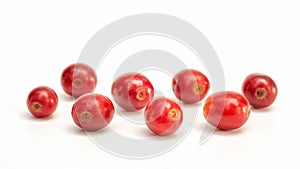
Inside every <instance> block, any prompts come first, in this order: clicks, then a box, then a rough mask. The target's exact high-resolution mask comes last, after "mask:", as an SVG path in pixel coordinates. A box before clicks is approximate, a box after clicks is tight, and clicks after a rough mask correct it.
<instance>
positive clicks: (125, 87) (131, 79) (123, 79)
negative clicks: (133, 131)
mask: <svg viewBox="0 0 300 169" xmlns="http://www.w3.org/2000/svg"><path fill="white" fill-rule="evenodd" d="M111 93H112V96H113V98H114V100H115V102H116V103H117V104H118V105H119V106H120V107H122V108H123V109H125V110H127V111H136V110H140V109H142V108H144V107H146V105H147V104H148V103H149V102H150V101H151V100H152V98H153V95H154V89H153V86H152V84H151V82H150V81H149V80H148V79H147V78H146V77H145V76H144V75H142V74H140V73H127V74H124V75H122V76H120V77H118V78H117V79H116V80H115V81H114V83H113V84H112V88H111Z"/></svg>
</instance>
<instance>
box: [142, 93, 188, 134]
mask: <svg viewBox="0 0 300 169" xmlns="http://www.w3.org/2000/svg"><path fill="white" fill-rule="evenodd" d="M182 120H183V114H182V110H181V108H180V106H179V105H178V104H177V103H176V102H174V101H172V100H170V99H168V98H163V97H161V98H157V99H155V100H153V101H152V102H151V103H149V104H148V105H147V107H146V109H145V121H146V124H147V126H148V128H149V129H150V130H151V131H152V132H153V133H155V134H157V135H170V134H172V133H174V132H176V131H177V129H178V128H179V127H180V125H181V123H182Z"/></svg>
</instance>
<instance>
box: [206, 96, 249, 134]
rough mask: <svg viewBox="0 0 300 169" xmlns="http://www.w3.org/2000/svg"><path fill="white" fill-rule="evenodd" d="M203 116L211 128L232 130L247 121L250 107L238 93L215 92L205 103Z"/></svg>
mask: <svg viewBox="0 0 300 169" xmlns="http://www.w3.org/2000/svg"><path fill="white" fill-rule="evenodd" d="M203 114H204V117H205V119H206V120H207V121H208V123H210V124H211V125H212V126H214V127H217V128H219V129H221V130H234V129H237V128H240V127H241V126H243V125H244V124H245V123H246V121H247V120H248V118H249V115H250V105H249V102H248V100H247V98H246V97H244V96H243V95H241V94H239V93H236V92H231V91H223V92H217V93H214V94H212V95H210V96H209V97H208V98H207V100H206V101H205V103H204V107H203Z"/></svg>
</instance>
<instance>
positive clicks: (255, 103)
mask: <svg viewBox="0 0 300 169" xmlns="http://www.w3.org/2000/svg"><path fill="white" fill-rule="evenodd" d="M242 91H243V93H244V95H245V96H246V98H247V99H248V101H249V102H250V105H251V106H252V107H253V108H256V109H260V108H266V107H269V106H270V105H271V104H273V102H274V101H275V99H276V96H277V92H278V90H277V86H276V84H275V82H274V81H273V79H271V78H270V77H269V76H267V75H264V74H259V73H254V74H250V75H249V76H247V77H246V79H245V80H244V82H243V86H242Z"/></svg>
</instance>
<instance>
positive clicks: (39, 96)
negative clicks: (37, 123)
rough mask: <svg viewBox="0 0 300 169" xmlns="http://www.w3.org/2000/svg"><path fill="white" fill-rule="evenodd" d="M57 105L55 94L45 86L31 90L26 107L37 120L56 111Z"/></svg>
mask: <svg viewBox="0 0 300 169" xmlns="http://www.w3.org/2000/svg"><path fill="white" fill-rule="evenodd" d="M57 103H58V98H57V94H56V93H55V91H54V90H52V89H51V88H49V87H46V86H40V87H37V88H35V89H33V90H32V91H31V92H30V93H29V95H28V97H27V107H28V109H29V111H30V112H31V114H32V115H34V116H35V117H37V118H44V117H48V116H50V115H51V114H52V113H53V112H54V111H55V110H56V108H57Z"/></svg>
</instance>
